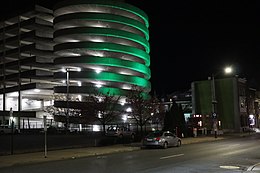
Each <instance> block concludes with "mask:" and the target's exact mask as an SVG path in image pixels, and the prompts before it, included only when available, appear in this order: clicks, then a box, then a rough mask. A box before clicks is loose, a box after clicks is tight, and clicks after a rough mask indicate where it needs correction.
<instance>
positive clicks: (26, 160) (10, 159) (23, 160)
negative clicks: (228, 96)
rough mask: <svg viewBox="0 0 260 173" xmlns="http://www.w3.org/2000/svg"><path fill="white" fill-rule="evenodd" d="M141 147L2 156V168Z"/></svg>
mask: <svg viewBox="0 0 260 173" xmlns="http://www.w3.org/2000/svg"><path fill="white" fill-rule="evenodd" d="M238 135H240V134H238ZM243 135H245V134H243ZM230 137H232V135H231V136H218V138H214V137H213V136H201V137H196V138H192V137H190V138H183V139H182V145H185V144H191V143H198V142H206V141H215V140H222V139H225V138H230ZM140 147H141V144H140V143H132V144H126V145H123V144H118V145H112V146H105V147H87V148H74V149H65V150H55V151H48V152H47V157H46V158H45V155H44V152H34V153H25V154H16V155H8V156H0V168H1V167H9V166H13V165H22V164H31V163H39V162H47V161H55V160H63V159H75V158H80V157H88V156H100V155H103V154H109V153H116V152H126V151H134V150H140Z"/></svg>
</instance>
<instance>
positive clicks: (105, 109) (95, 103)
mask: <svg viewBox="0 0 260 173" xmlns="http://www.w3.org/2000/svg"><path fill="white" fill-rule="evenodd" d="M119 99H120V96H114V95H110V94H109V93H107V94H102V93H97V94H95V95H92V96H90V100H89V101H90V103H89V104H90V107H89V108H90V109H91V110H90V111H91V112H92V113H93V114H94V116H95V118H96V119H97V120H98V121H99V122H100V123H101V124H102V127H103V133H104V134H105V132H106V129H105V126H106V125H107V124H108V123H109V122H111V121H113V120H115V119H117V118H118V116H119V115H120V113H121V111H120V109H119V108H118V106H119V104H118V103H119Z"/></svg>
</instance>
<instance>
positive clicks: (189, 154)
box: [0, 134, 260, 173]
mask: <svg viewBox="0 0 260 173" xmlns="http://www.w3.org/2000/svg"><path fill="white" fill-rule="evenodd" d="M259 142H260V135H259V134H255V135H252V136H246V137H240V138H231V139H225V140H219V141H212V142H203V143H195V144H188V145H182V146H181V147H172V148H168V149H142V150H138V151H131V152H123V153H114V154H107V155H101V156H100V155H99V156H91V157H86V158H71V159H66V160H60V161H52V162H45V163H38V164H26V165H15V166H12V167H7V168H1V169H0V172H1V173H10V172H15V173H25V172H33V173H46V172H48V173H51V172H55V173H71V172H77V173H81V172H82V173H86V172H91V173H106V172H107V173H117V172H118V173H119V172H120V173H121V172H124V173H128V172H129V173H133V172H138V173H148V172H149V173H159V172H160V173H175V172H176V173H182V172H183V173H189V172H192V173H196V172H198V173H201V172H205V173H209V172H211V173H212V172H218V173H219V172H223V173H231V172H244V171H246V170H247V168H248V167H250V166H252V165H254V164H256V163H259V162H260V154H259V151H260V146H259Z"/></svg>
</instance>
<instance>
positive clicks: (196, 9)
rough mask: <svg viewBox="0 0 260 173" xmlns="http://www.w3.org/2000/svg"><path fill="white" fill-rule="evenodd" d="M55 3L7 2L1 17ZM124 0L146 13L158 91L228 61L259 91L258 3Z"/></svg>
mask: <svg viewBox="0 0 260 173" xmlns="http://www.w3.org/2000/svg"><path fill="white" fill-rule="evenodd" d="M57 1H58V0H52V1H50V0H9V1H6V2H8V4H6V5H1V7H0V8H1V9H0V10H1V17H3V16H4V15H5V14H6V13H9V14H10V11H11V10H12V9H13V10H16V11H17V10H18V9H20V8H22V7H23V6H24V5H26V4H30V3H33V2H38V3H40V4H42V5H43V4H46V5H45V6H46V7H51V6H52V5H53V4H54V3H55V2H57ZM126 1H127V2H128V3H130V4H132V5H135V6H137V7H139V8H140V9H142V10H143V11H145V12H146V13H147V15H148V16H149V22H150V27H149V31H150V41H149V42H150V44H151V52H150V56H151V72H152V78H151V83H152V90H153V91H156V93H157V94H158V95H163V94H170V93H172V92H175V91H185V90H188V89H190V85H191V82H192V81H196V80H206V79H207V78H208V76H210V75H211V74H212V73H217V72H220V71H221V70H222V69H223V68H224V67H225V66H227V65H232V66H233V68H234V69H235V74H236V75H238V76H239V77H245V78H246V79H247V80H248V82H249V84H250V86H252V87H254V88H257V89H259V85H260V82H259V80H260V72H259V71H260V56H259V55H260V51H259V47H260V46H259V38H260V25H259V23H260V18H259V17H260V15H259V13H260V12H259V7H260V2H256V1H252V0H242V1H239V0H236V1H235V0H223V1H220V0H207V1H206V0H204V1H192V0H179V1H170V0H160V1H155V0H126ZM3 2H4V1H3ZM3 2H2V3H3ZM218 77H223V75H222V76H221V75H219V76H218Z"/></svg>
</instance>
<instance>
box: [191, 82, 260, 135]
mask: <svg viewBox="0 0 260 173" xmlns="http://www.w3.org/2000/svg"><path fill="white" fill-rule="evenodd" d="M212 92H213V91H212V81H211V80H207V81H195V82H193V83H192V105H193V108H192V114H193V116H194V117H193V121H194V124H197V123H198V122H199V121H201V123H202V124H201V125H200V126H202V127H205V128H207V129H211V130H212V129H213V122H214V121H215V120H217V122H218V128H219V130H221V131H224V132H225V131H241V130H243V129H245V128H248V127H250V126H251V127H258V117H259V115H258V111H257V109H258V108H257V107H256V104H257V103H256V97H255V93H256V91H255V90H254V89H252V88H249V87H248V86H247V81H246V80H245V79H241V78H237V77H231V78H222V79H216V80H215V93H216V101H217V103H216V117H215V116H214V115H213V112H212V110H213V109H212V106H213V104H212ZM250 118H251V119H254V121H255V123H254V124H250Z"/></svg>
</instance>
